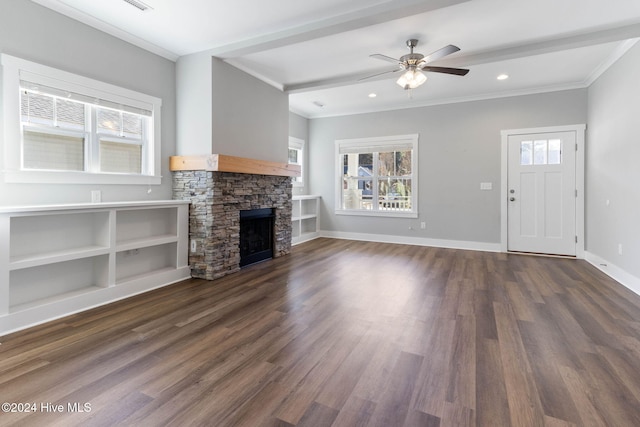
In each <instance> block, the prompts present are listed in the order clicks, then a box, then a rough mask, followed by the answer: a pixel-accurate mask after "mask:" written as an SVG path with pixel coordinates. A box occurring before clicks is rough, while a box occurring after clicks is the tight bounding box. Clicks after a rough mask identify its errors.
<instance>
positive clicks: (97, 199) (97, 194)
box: [91, 190, 102, 203]
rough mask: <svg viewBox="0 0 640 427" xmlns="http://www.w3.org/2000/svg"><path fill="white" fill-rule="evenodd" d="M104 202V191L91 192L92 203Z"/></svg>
mask: <svg viewBox="0 0 640 427" xmlns="http://www.w3.org/2000/svg"><path fill="white" fill-rule="evenodd" d="M101 201H102V191H100V190H91V203H100V202H101Z"/></svg>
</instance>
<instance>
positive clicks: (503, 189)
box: [500, 124, 587, 259]
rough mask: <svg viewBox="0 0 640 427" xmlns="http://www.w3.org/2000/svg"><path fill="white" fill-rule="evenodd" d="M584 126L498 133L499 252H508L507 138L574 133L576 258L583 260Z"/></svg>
mask: <svg viewBox="0 0 640 427" xmlns="http://www.w3.org/2000/svg"><path fill="white" fill-rule="evenodd" d="M586 128H587V126H586V125H585V124H577V125H567V126H549V127H539V128H526V129H506V130H502V131H500V134H501V136H502V147H501V162H500V163H501V166H500V169H501V171H500V194H501V195H500V250H501V252H509V250H508V237H509V234H508V233H509V232H508V203H507V201H508V197H509V196H508V182H507V181H508V176H509V175H508V172H509V156H508V147H509V145H508V144H509V136H513V135H526V134H534V133H549V132H575V133H576V150H577V151H576V190H577V194H576V237H577V240H578V241H577V243H576V258H579V259H584V249H585V246H584V243H585V241H584V239H585V238H584V162H585V152H584V148H585V147H584V145H585V131H586Z"/></svg>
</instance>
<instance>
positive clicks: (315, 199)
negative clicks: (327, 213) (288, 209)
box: [291, 195, 320, 245]
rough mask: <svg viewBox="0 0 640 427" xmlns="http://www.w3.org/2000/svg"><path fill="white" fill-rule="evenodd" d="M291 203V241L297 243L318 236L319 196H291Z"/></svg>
mask: <svg viewBox="0 0 640 427" xmlns="http://www.w3.org/2000/svg"><path fill="white" fill-rule="evenodd" d="M292 203H293V206H292V215H291V221H292V238H291V243H292V244H293V245H297V244H298V243H302V242H307V241H309V240H313V239H315V238H317V237H319V236H320V233H319V232H318V220H319V217H318V215H319V212H320V196H311V195H310V196H293V197H292Z"/></svg>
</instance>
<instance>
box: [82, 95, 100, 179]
mask: <svg viewBox="0 0 640 427" xmlns="http://www.w3.org/2000/svg"><path fill="white" fill-rule="evenodd" d="M85 108H86V109H87V110H88V111H86V112H85V117H86V118H87V119H86V120H87V121H88V123H87V124H86V129H88V132H87V136H88V138H87V170H88V171H90V172H93V173H97V172H100V168H99V165H100V146H99V145H100V143H99V139H98V124H97V123H98V122H97V117H96V109H95V108H93V107H92V106H90V105H89V104H85Z"/></svg>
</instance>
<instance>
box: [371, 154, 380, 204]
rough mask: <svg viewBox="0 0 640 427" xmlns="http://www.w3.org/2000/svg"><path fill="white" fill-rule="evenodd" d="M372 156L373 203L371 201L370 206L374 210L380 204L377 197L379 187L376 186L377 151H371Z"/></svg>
mask: <svg viewBox="0 0 640 427" xmlns="http://www.w3.org/2000/svg"><path fill="white" fill-rule="evenodd" d="M372 156H373V173H372V174H371V175H372V179H373V183H372V187H373V203H372V207H373V210H374V211H377V210H379V209H378V208H379V206H380V199H379V194H380V193H379V191H378V190H379V188H378V157H379V153H377V152H373V154H372Z"/></svg>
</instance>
